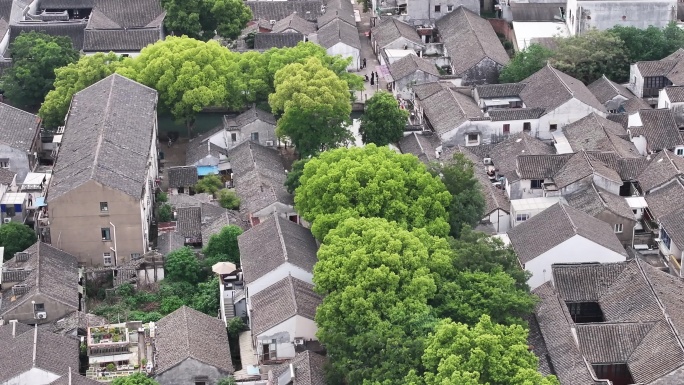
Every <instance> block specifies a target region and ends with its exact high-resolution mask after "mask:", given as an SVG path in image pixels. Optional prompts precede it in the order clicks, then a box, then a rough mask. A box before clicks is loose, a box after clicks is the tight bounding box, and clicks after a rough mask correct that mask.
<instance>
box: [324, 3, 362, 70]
mask: <svg viewBox="0 0 684 385" xmlns="http://www.w3.org/2000/svg"><path fill="white" fill-rule="evenodd" d="M343 1H344V0H343ZM326 52H327V53H328V55H330V56H335V55H340V56H342V57H344V58H348V57H351V58H352V62H351V63H350V64H349V65H348V66H347V71H357V70H358V69H359V66H360V65H359V63H360V59H359V57H360V55H359V50H358V48H354V47H352V46H349V45H347V44H344V43H337V44H335V45H333V46H332V47H330V48H328V49H326Z"/></svg>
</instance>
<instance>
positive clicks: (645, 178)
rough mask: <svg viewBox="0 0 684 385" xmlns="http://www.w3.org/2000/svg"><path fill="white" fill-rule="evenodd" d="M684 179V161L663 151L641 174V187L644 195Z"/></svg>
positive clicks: (639, 178)
mask: <svg viewBox="0 0 684 385" xmlns="http://www.w3.org/2000/svg"><path fill="white" fill-rule="evenodd" d="M683 177H684V159H682V158H681V157H678V156H676V155H675V154H673V153H671V152H670V151H667V150H665V151H661V152H660V153H658V155H656V156H655V157H654V158H653V159H651V161H650V162H649V163H648V166H646V167H645V168H644V169H643V171H642V172H641V173H640V174H639V177H638V180H639V185H640V186H641V189H642V190H643V192H644V193H648V192H649V191H650V190H651V189H653V188H656V187H658V186H661V185H663V184H665V183H667V182H669V181H671V180H672V179H674V178H680V179H682V178H683Z"/></svg>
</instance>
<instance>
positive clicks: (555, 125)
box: [549, 124, 558, 132]
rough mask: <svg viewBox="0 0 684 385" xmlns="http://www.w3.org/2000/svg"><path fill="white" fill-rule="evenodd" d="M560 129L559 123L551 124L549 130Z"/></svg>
mask: <svg viewBox="0 0 684 385" xmlns="http://www.w3.org/2000/svg"><path fill="white" fill-rule="evenodd" d="M557 129H558V125H557V124H549V131H551V132H554V131H556V130H557Z"/></svg>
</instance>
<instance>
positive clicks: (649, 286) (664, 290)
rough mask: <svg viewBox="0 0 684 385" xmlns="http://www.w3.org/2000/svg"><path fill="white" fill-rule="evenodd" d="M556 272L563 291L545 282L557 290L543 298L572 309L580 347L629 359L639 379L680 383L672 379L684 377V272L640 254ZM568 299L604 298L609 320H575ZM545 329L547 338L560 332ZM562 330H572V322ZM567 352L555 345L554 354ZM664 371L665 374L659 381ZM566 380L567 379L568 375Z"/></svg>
mask: <svg viewBox="0 0 684 385" xmlns="http://www.w3.org/2000/svg"><path fill="white" fill-rule="evenodd" d="M552 274H553V277H554V279H553V282H554V283H555V284H556V287H557V289H558V292H557V293H552V292H550V291H549V290H547V289H549V288H550V286H551V285H550V284H549V283H547V284H545V286H546V287H544V286H542V287H544V289H545V290H544V291H549V294H551V295H548V296H545V295H543V294H544V293H543V292H542V293H541V294H542V295H540V297H541V298H542V303H543V304H549V305H551V304H553V306H556V305H555V304H560V306H559V307H560V308H559V309H555V311H556V313H557V314H561V313H562V314H566V319H567V322H568V324H569V325H571V326H574V327H575V328H576V331H577V339H578V343H579V347H580V350H581V351H582V353H583V354H584V356H585V357H586V358H587V360H588V361H589V362H590V363H592V364H601V363H613V362H624V363H626V364H627V365H628V367H629V370H630V373H631V374H632V376H633V378H634V381H635V383H640V384H642V383H643V384H646V383H654V384H655V383H658V384H676V383H678V382H676V381H675V382H670V380H673V379H674V378H678V379H679V380H680V382H681V379H682V378H684V377H682V376H681V375H682V373H681V372H679V373H673V372H675V371H676V370H677V369H678V368H680V367H681V366H682V365H683V364H684V351H682V347H681V341H680V339H679V337H678V335H679V334H680V333H679V332H678V331H679V330H681V328H682V326H684V317H682V314H684V313H682V309H683V308H682V300H681V297H680V296H679V293H678V292H679V291H680V290H681V289H682V288H684V285H683V282H682V280H681V278H677V277H674V276H672V275H670V274H668V273H665V272H663V271H661V270H659V269H657V268H655V267H653V266H651V265H649V264H648V263H647V262H644V261H641V260H639V259H638V258H637V259H634V260H630V261H627V262H622V263H613V264H576V265H572V264H571V265H554V266H553V271H552ZM534 292H535V294H538V290H535V291H534ZM563 302H598V303H599V305H600V307H601V310H602V313H603V316H604V319H605V322H603V323H590V324H578V325H574V323H573V322H572V321H571V320H570V319H569V317H567V310H566V309H565V307H564V306H563ZM537 315H538V316H540V315H548V309H547V314H541V313H540V309H538V311H537ZM673 328H674V330H673ZM541 331H542V334H543V336H544V338H545V340H546V341H547V342H548V339H549V338H553V337H554V336H555V335H558V332H559V330H558V329H557V328H547V327H542V328H541ZM673 331H674V332H673ZM562 332H563V334H564V335H566V336H571V335H572V334H571V333H570V331H569V329H567V328H566V329H565V330H563V331H562ZM547 337H548V338H547ZM565 353H566V352H565V351H562V350H557V351H556V350H554V349H551V348H549V354H550V355H551V356H552V358H553V357H555V358H557V359H561V358H562V357H563V356H565ZM554 369H556V370H558V369H559V367H558V366H554ZM661 377H664V378H665V380H663V381H657V380H658V379H659V378H661ZM652 381H656V382H652ZM561 383H563V384H565V382H564V381H563V379H562V378H561ZM568 383H572V382H568Z"/></svg>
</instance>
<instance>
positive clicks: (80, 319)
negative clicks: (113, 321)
mask: <svg viewBox="0 0 684 385" xmlns="http://www.w3.org/2000/svg"><path fill="white" fill-rule="evenodd" d="M108 323H109V322H107V319H106V318H104V317H100V316H98V315H95V314H92V313H84V312H82V311H72V312H71V313H69V314H67V315H65V316H64V317H62V318H60V319H58V320H56V321H54V322H52V323H47V324H42V325H39V326H38V327H39V328H43V329H45V330H48V331H51V332H53V333H57V334H60V335H66V336H69V337H72V338H77V337H76V336H75V335H74V334H71V333H74V332H75V330H77V329H82V330H85V329H86V328H88V327H93V326H104V325H106V324H108Z"/></svg>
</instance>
